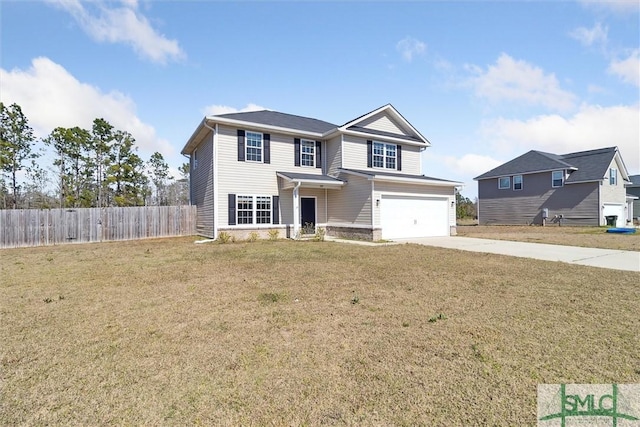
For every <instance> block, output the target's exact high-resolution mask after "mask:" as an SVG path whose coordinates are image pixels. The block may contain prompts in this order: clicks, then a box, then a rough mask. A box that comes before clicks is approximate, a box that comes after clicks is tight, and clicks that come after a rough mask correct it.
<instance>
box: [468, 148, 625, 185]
mask: <svg viewBox="0 0 640 427" xmlns="http://www.w3.org/2000/svg"><path fill="white" fill-rule="evenodd" d="M616 151H617V148H616V147H607V148H600V149H596V150H587V151H578V152H575V153H568V154H553V153H545V152H542V151H536V150H531V151H529V152H527V153H525V154H523V155H522V156H519V157H516V158H515V159H513V160H510V161H508V162H507V163H504V164H502V165H500V166H498V167H497V168H494V169H491V170H490V171H489V172H486V173H483V174H482V175H480V176H477V177H475V178H474V179H476V180H482V179H488V178H496V177H499V176H507V175H519V174H526V173H534V172H542V171H548V170H558V169H570V170H573V172H571V174H570V175H569V178H567V180H566V183H572V182H583V181H596V180H600V179H602V178H603V177H604V176H605V174H606V172H607V168H608V167H609V165H610V164H611V160H613V157H614V156H615V154H616Z"/></svg>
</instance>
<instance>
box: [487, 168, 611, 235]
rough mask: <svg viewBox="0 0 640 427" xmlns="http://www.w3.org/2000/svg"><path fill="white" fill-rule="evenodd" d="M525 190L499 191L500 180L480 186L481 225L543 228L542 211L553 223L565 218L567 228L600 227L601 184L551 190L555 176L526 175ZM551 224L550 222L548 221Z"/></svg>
mask: <svg viewBox="0 0 640 427" xmlns="http://www.w3.org/2000/svg"><path fill="white" fill-rule="evenodd" d="M522 185H523V188H522V190H518V191H514V190H513V189H512V188H513V178H512V179H511V188H510V189H508V190H498V179H497V178H493V179H486V180H481V181H479V182H478V199H479V203H478V205H479V206H478V211H479V215H478V216H479V222H480V224H483V225H484V224H489V225H492V224H505V225H518V224H532V223H533V224H542V210H543V209H544V208H547V209H549V220H550V219H551V218H553V217H554V216H555V215H563V222H562V223H563V224H565V225H598V224H599V202H598V187H599V184H598V183H582V184H570V185H564V186H563V187H560V188H552V187H551V172H544V173H538V174H531V175H523V183H522ZM548 222H549V221H548Z"/></svg>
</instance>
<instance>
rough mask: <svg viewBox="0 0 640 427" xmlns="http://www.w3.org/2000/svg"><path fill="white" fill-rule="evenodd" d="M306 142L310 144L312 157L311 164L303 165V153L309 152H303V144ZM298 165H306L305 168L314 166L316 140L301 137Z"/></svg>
mask: <svg viewBox="0 0 640 427" xmlns="http://www.w3.org/2000/svg"><path fill="white" fill-rule="evenodd" d="M305 143H306V144H308V145H310V146H311V156H312V158H313V160H312V163H313V164H311V165H305V164H304V162H303V159H304V155H305V154H307V155H308V154H309V153H305V152H304V145H305ZM300 166H302V167H306V168H315V167H316V142H315V141H312V140H310V139H301V140H300Z"/></svg>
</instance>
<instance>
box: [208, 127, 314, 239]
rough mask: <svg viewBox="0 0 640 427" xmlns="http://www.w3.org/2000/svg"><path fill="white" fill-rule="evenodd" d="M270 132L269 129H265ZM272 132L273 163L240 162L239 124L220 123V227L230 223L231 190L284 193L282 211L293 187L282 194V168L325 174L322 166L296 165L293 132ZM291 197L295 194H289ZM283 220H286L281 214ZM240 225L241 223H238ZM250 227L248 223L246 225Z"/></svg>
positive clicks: (261, 193)
mask: <svg viewBox="0 0 640 427" xmlns="http://www.w3.org/2000/svg"><path fill="white" fill-rule="evenodd" d="M265 133H268V132H265ZM270 135H271V149H270V153H271V163H269V164H266V163H258V162H247V161H245V162H240V161H238V156H237V153H238V137H237V128H235V127H228V126H219V134H218V156H219V161H218V165H219V168H220V173H219V174H218V192H219V197H220V200H219V203H218V216H219V218H218V225H219V226H220V227H229V226H228V225H227V224H228V209H229V206H228V197H227V195H228V194H230V193H231V194H236V195H254V196H263V195H264V196H273V195H278V194H279V195H280V196H281V199H280V205H281V207H280V212H281V215H282V214H283V213H284V212H285V211H284V209H283V207H282V206H283V202H284V203H286V200H283V199H286V197H283V196H285V194H286V192H287V191H288V192H289V193H290V192H291V190H283V193H282V194H280V193H279V191H278V178H277V176H276V172H278V171H292V172H299V173H306V174H314V175H321V174H322V169H321V168H315V167H296V166H294V144H293V140H294V137H293V136H288V135H279V134H276V133H270ZM289 197H291V196H289ZM281 223H285V221H284V219H283V218H281ZM238 227H240V226H238ZM243 227H246V226H243Z"/></svg>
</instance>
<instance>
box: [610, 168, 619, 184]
mask: <svg viewBox="0 0 640 427" xmlns="http://www.w3.org/2000/svg"><path fill="white" fill-rule="evenodd" d="M609 185H618V170H617V169H614V168H611V169H609Z"/></svg>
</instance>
